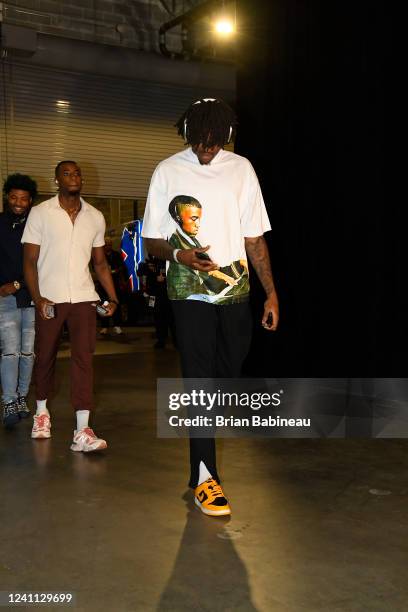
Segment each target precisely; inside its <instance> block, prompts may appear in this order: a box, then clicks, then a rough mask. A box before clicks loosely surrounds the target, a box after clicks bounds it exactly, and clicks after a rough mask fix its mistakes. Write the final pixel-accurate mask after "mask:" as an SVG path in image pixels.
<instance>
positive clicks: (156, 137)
mask: <svg viewBox="0 0 408 612" xmlns="http://www.w3.org/2000/svg"><path fill="white" fill-rule="evenodd" d="M3 68H4V72H3V77H4V78H3V79H2V83H1V86H0V139H1V142H0V151H1V158H0V163H1V173H2V178H3V179H4V177H5V176H6V175H7V174H8V173H10V172H16V171H18V172H25V173H29V174H31V175H32V176H33V177H34V178H35V179H36V180H37V181H38V183H39V189H40V191H42V192H52V191H53V190H54V184H53V181H52V172H53V168H54V166H55V165H56V164H57V163H58V161H60V160H61V159H71V158H73V159H75V160H77V161H78V162H79V163H80V164H81V166H82V168H83V171H84V177H85V188H84V193H85V194H92V195H96V196H116V197H125V198H126V197H127V198H144V197H146V194H147V189H148V185H149V181H150V177H151V174H152V172H153V170H154V168H155V166H156V165H157V163H158V162H159V161H160V160H161V159H164V158H165V157H168V156H169V155H172V154H173V153H175V152H176V151H178V150H180V149H181V148H182V146H183V143H182V141H181V139H180V138H179V137H178V136H177V135H176V131H175V128H174V127H173V124H174V122H175V121H176V120H177V118H178V117H179V115H180V114H181V113H182V112H183V110H184V109H185V108H186V106H187V105H188V104H189V102H190V101H191V100H192V99H196V98H198V97H201V96H220V97H224V98H228V96H229V95H230V93H227V92H225V91H224V92H223V91H219V90H217V91H214V90H212V91H208V88H206V89H199V88H197V87H194V88H192V87H188V86H187V85H186V86H184V87H180V86H175V85H170V84H167V85H166V84H159V83H154V82H148V81H136V80H132V79H123V78H120V79H119V78H117V79H116V78H114V77H108V76H94V75H89V74H81V73H74V72H67V71H62V70H55V69H50V68H41V67H36V66H25V65H21V64H14V65H12V64H8V65H6V66H3Z"/></svg>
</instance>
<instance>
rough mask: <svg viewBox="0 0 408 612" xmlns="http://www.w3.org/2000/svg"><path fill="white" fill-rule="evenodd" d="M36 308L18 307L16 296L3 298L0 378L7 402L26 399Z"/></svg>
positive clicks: (0, 298) (31, 364)
mask: <svg viewBox="0 0 408 612" xmlns="http://www.w3.org/2000/svg"><path fill="white" fill-rule="evenodd" d="M34 321H35V308H32V307H28V308H17V306H16V299H15V297H14V296H13V295H8V296H7V297H0V347H1V364H0V376H1V386H2V391H3V392H2V400H3V402H5V403H8V402H11V401H13V400H16V399H17V397H18V396H19V395H23V396H26V395H27V394H28V389H29V387H30V381H31V373H32V370H33V365H34V335H35V328H34Z"/></svg>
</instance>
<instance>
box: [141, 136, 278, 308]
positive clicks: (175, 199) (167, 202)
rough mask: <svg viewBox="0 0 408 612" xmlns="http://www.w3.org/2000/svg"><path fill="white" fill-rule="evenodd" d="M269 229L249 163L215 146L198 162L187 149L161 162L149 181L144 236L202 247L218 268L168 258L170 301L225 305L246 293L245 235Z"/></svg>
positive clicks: (245, 296) (185, 246)
mask: <svg viewBox="0 0 408 612" xmlns="http://www.w3.org/2000/svg"><path fill="white" fill-rule="evenodd" d="M270 229H271V226H270V223H269V219H268V215H267V212H266V208H265V204H264V201H263V198H262V193H261V188H260V186H259V182H258V179H257V176H256V174H255V171H254V169H253V167H252V165H251V164H250V162H249V161H248V160H247V159H246V158H245V157H241V156H240V155H236V154H235V153H231V152H230V151H224V150H223V149H221V150H220V151H219V152H218V154H217V155H216V156H215V157H214V159H213V160H212V161H211V163H210V164H206V165H202V164H200V162H199V160H198V157H197V156H196V155H195V153H193V151H192V149H191V148H188V149H185V150H184V151H181V152H180V153H176V155H172V156H171V157H169V158H168V159H166V160H164V161H162V162H161V163H160V164H159V165H158V166H157V168H156V170H155V172H154V174H153V176H152V180H151V183H150V189H149V195H148V198H147V203H146V211H145V216H144V222H143V231H142V236H143V237H144V238H164V239H165V240H168V242H169V243H170V244H171V245H172V246H173V248H178V249H189V248H194V247H205V246H208V245H210V249H209V250H208V251H207V254H208V256H209V258H210V259H211V260H212V261H213V262H215V263H216V264H218V266H219V270H215V271H213V272H209V273H207V272H199V271H197V270H192V269H191V268H189V267H188V266H184V265H182V264H178V263H176V262H170V264H169V265H168V270H167V290H168V294H169V297H170V299H173V300H182V299H188V300H202V301H206V302H210V303H213V304H231V303H234V302H241V301H245V300H247V299H248V297H249V278H248V264H247V258H246V252H245V238H246V237H248V238H249V237H256V236H262V234H264V233H265V232H267V231H268V230H270Z"/></svg>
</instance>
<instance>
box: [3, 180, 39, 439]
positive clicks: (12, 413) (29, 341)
mask: <svg viewBox="0 0 408 612" xmlns="http://www.w3.org/2000/svg"><path fill="white" fill-rule="evenodd" d="M3 192H4V195H5V199H6V202H5V204H6V208H5V212H3V213H0V345H1V365H0V374H1V385H2V405H3V424H4V426H5V427H12V426H13V425H15V424H16V423H17V422H18V421H19V419H20V418H25V417H27V416H28V415H29V413H30V410H29V408H28V406H27V401H26V397H27V394H28V389H29V386H30V381H31V372H32V369H33V363H34V334H35V332H34V318H35V315H34V308H33V307H32V306H31V296H30V294H29V292H28V290H27V287H26V286H25V283H24V279H23V245H22V244H21V237H22V235H23V231H24V227H25V223H26V220H27V217H28V214H29V212H30V209H31V206H32V203H33V200H34V198H35V196H36V195H37V185H36V183H35V181H33V180H32V179H31V178H30V177H29V176H27V175H24V174H11V175H10V176H8V177H7V179H6V181H5V183H4V186H3Z"/></svg>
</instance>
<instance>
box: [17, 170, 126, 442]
mask: <svg viewBox="0 0 408 612" xmlns="http://www.w3.org/2000/svg"><path fill="white" fill-rule="evenodd" d="M55 182H56V184H57V186H58V194H57V195H56V196H55V197H53V198H51V199H50V200H46V201H45V202H42V203H41V204H39V205H38V206H35V207H34V208H33V209H32V211H31V215H32V217H31V215H30V217H29V222H27V224H26V227H25V230H24V234H23V237H22V242H23V243H24V276H25V280H26V283H27V286H28V288H29V290H30V293H31V297H32V299H33V301H34V304H35V307H36V340H35V353H36V361H35V366H34V380H35V385H36V396H37V413H36V415H35V416H34V425H33V429H32V433H31V436H32V437H33V438H49V437H50V436H51V431H50V430H51V421H50V414H49V412H48V409H47V404H46V403H47V399H48V397H49V394H50V392H51V390H52V386H53V379H54V369H55V360H56V356H57V350H58V343H59V339H60V336H61V331H62V327H63V325H64V323H65V322H66V324H67V326H68V330H69V336H70V341H71V401H72V404H73V407H74V410H75V411H76V419H77V428H76V430H75V431H74V439H73V443H72V445H71V449H72V450H74V451H84V452H90V451H97V450H102V449H104V448H106V446H107V444H106V442H105V440H101V439H99V438H97V437H96V435H95V434H94V432H93V430H92V429H91V428H90V427H89V415H90V411H91V410H93V407H94V406H93V370H92V356H93V352H94V349H95V338H96V308H95V306H96V302H97V301H98V300H99V296H98V294H97V293H96V291H95V286H94V284H93V281H92V277H91V274H90V271H89V263H90V260H91V258H92V261H93V265H94V269H95V272H96V275H97V277H98V280H99V281H100V283H101V285H102V286H103V288H104V289H105V291H106V293H107V295H108V297H109V303H108V305H107V306H106V316H111V315H112V314H113V312H114V311H115V309H116V307H117V304H118V301H117V296H116V293H115V288H114V285H113V281H112V276H111V272H110V268H109V266H108V264H107V262H106V258H105V253H104V249H103V246H104V234H105V220H104V217H103V215H102V213H101V212H100V211H98V210H97V209H96V208H94V207H93V206H91V205H90V204H88V203H87V202H85V201H84V200H83V199H82V198H81V197H80V193H81V187H82V176H81V170H80V168H79V166H78V164H77V163H76V162H73V161H63V162H60V163H59V164H58V165H57V167H56V169H55Z"/></svg>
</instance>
